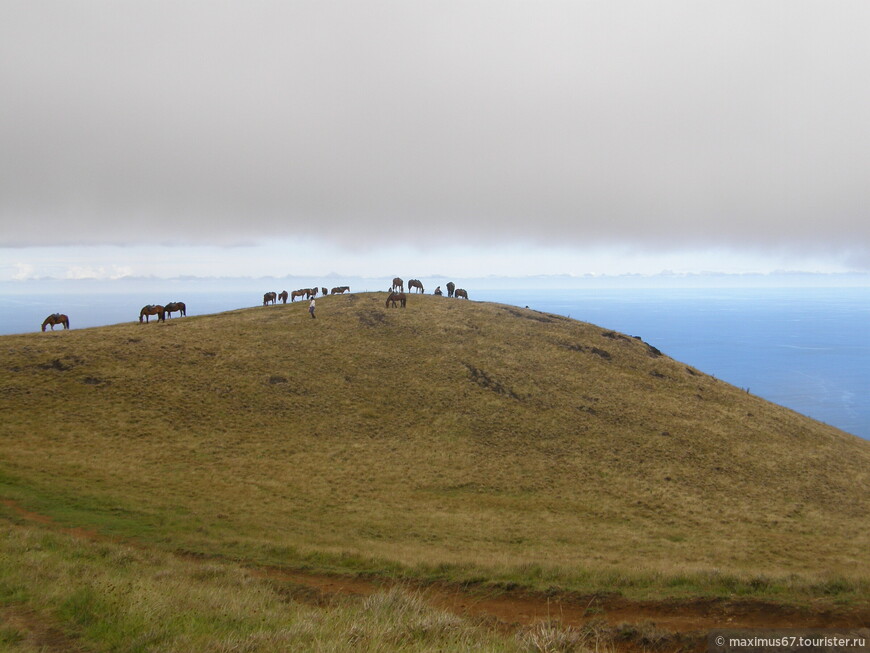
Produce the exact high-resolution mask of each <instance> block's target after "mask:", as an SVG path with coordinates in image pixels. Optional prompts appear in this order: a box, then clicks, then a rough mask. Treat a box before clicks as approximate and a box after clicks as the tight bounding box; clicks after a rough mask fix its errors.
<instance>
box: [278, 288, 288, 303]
mask: <svg viewBox="0 0 870 653" xmlns="http://www.w3.org/2000/svg"><path fill="white" fill-rule="evenodd" d="M278 299H280V300H281V303H282V304H286V303H287V291H286V290H282V291H281V292H279V293H278Z"/></svg>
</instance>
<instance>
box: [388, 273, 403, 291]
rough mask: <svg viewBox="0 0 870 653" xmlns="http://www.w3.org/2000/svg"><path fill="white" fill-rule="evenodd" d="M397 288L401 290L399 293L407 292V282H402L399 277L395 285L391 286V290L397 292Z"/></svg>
mask: <svg viewBox="0 0 870 653" xmlns="http://www.w3.org/2000/svg"><path fill="white" fill-rule="evenodd" d="M396 288H398V289H399V292H405V282H404V281H402V280H401V279H400V278H399V277H396V278H395V279H393V285H392V286H390V290H391V291H393V292H395V290H396Z"/></svg>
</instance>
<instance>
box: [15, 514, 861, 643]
mask: <svg viewBox="0 0 870 653" xmlns="http://www.w3.org/2000/svg"><path fill="white" fill-rule="evenodd" d="M0 504H2V505H4V506H6V507H7V508H9V509H11V510H12V511H14V512H15V513H16V514H17V515H18V516H19V517H21V518H23V519H25V520H28V521H33V522H37V523H40V524H43V525H45V526H49V527H51V528H54V529H56V530H59V531H61V532H64V533H67V534H69V535H72V536H73V537H78V538H82V539H89V540H103V541H114V542H120V541H121V540H118V539H117V538H112V537H109V536H105V535H102V534H100V533H98V532H95V531H92V530H87V529H82V528H68V527H62V526H59V525H58V524H57V523H56V522H54V520H52V519H51V518H50V517H47V516H46V515H41V514H38V513H34V512H31V511H29V510H26V509H24V508H23V507H21V506H20V505H18V504H17V503H16V502H15V501H13V500H10V499H0ZM123 543H125V544H132V545H134V546H138V544H137V543H136V542H127V541H123ZM177 553H178V555H183V556H185V557H189V558H196V559H205V558H207V556H202V555H200V554H197V553H195V552H184V551H179V552H177ZM248 568H249V569H250V570H251V572H252V573H253V574H255V575H256V576H259V577H261V578H268V579H269V580H272V581H276V582H280V583H286V584H289V585H290V586H293V587H296V588H304V590H305V592H303V593H302V595H301V596H299V593H297V592H294V596H295V597H296V598H302V599H303V600H305V598H306V596H307V598H308V599H310V600H314V601H324V602H325V601H328V600H329V598H330V597H333V596H343V595H359V596H367V595H370V594H374V593H376V592H378V591H383V590H385V589H388V588H390V587H392V586H396V585H400V586H402V587H405V588H407V589H410V590H414V591H419V592H420V593H421V594H422V596H424V597H425V598H426V599H427V600H428V601H429V602H430V603H431V604H432V605H434V606H436V607H439V608H441V609H444V610H448V611H450V612H453V613H455V614H459V615H463V616H471V617H478V618H483V619H485V620H488V621H491V622H492V623H493V625H495V626H497V627H499V628H502V629H506V630H510V629H514V628H517V627H521V626H527V625H531V624H534V623H537V622H540V621H558V622H560V623H562V624H564V625H567V626H583V625H586V624H589V623H591V622H597V623H606V624H608V625H609V626H610V627H612V628H613V629H618V630H619V632H621V633H622V634H623V636H624V637H625V640H626V641H625V644H626V645H627V647H626V648H625V650H649V649H652V648H661V646H662V645H664V646H665V648H667V649H668V650H677V648H679V649H680V650H699V651H700V650H705V648H706V639H705V638H706V635H707V633H708V632H709V631H710V630H713V629H719V628H839V627H851V628H858V627H866V626H867V625H868V624H870V606H864V607H861V608H850V609H834V608H832V607H831V606H827V605H826V606H817V607H813V606H810V607H794V606H787V605H780V604H775V603H766V602H762V601H751V600H726V599H692V600H664V601H635V600H629V599H626V598H623V597H620V596H614V595H601V596H599V595H591V596H584V595H579V594H574V593H562V594H557V595H546V594H543V593H535V592H528V591H509V592H504V591H496V590H486V589H482V588H480V587H477V586H463V585H459V584H446V583H414V582H409V581H402V582H397V581H390V580H386V579H368V578H359V577H350V576H337V575H328V574H317V573H311V572H306V571H295V570H288V569H282V568H276V567H248Z"/></svg>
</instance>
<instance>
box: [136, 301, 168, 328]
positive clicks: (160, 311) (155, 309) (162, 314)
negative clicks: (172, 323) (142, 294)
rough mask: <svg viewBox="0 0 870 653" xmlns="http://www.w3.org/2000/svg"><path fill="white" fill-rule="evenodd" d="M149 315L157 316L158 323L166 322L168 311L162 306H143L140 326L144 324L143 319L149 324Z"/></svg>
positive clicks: (140, 314)
mask: <svg viewBox="0 0 870 653" xmlns="http://www.w3.org/2000/svg"><path fill="white" fill-rule="evenodd" d="M149 315H156V316H157V321H158V322H165V321H166V309H165V308H163V307H162V306H161V305H160V304H148V305H147V306H143V307H142V310H141V311H139V324H141V323H142V318H143V317H144V318H145V323H146V324H148V323H149V322H150V321H151V320H150V319H149V318H148V316H149Z"/></svg>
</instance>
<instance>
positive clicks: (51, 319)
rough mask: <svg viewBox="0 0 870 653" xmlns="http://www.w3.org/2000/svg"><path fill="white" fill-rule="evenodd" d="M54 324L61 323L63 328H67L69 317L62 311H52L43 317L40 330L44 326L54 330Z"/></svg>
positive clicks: (43, 328)
mask: <svg viewBox="0 0 870 653" xmlns="http://www.w3.org/2000/svg"><path fill="white" fill-rule="evenodd" d="M55 324H62V325H63V328H64V329H69V318H68V317H67V316H66V315H64V314H63V313H53V314H51V315H49V316H48V317H47V318H45V321H44V322H43V323H42V330H43V331H45V327H47V326H50V327H51V330H52V331H54V325H55Z"/></svg>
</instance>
